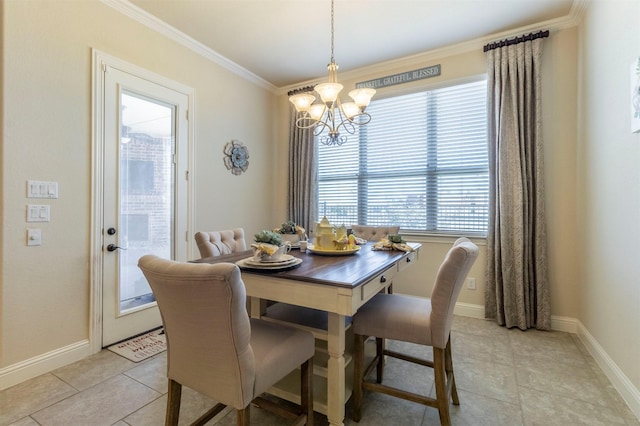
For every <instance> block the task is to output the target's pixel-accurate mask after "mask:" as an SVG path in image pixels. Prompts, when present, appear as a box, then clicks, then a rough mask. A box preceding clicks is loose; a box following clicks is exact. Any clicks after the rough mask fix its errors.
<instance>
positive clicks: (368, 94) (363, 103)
mask: <svg viewBox="0 0 640 426" xmlns="http://www.w3.org/2000/svg"><path fill="white" fill-rule="evenodd" d="M375 94H376V91H375V89H371V88H368V87H366V88H363V89H354V90H352V91H350V92H349V96H350V97H351V99H353V101H354V102H355V103H356V105H358V107H360V109H362V111H364V109H365V108H366V107H368V106H369V103H370V102H371V98H372V97H373V95H375Z"/></svg>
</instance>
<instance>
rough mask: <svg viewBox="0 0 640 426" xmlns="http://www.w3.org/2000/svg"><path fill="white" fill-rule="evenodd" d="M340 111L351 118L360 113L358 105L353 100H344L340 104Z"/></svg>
mask: <svg viewBox="0 0 640 426" xmlns="http://www.w3.org/2000/svg"><path fill="white" fill-rule="evenodd" d="M342 112H343V113H344V115H346V116H347V118H351V117H353V116H355V115H358V114H360V108H358V105H356V104H355V103H353V102H345V103H344V104H342Z"/></svg>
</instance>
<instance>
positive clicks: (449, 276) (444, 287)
mask: <svg viewBox="0 0 640 426" xmlns="http://www.w3.org/2000/svg"><path fill="white" fill-rule="evenodd" d="M477 257H478V247H477V246H476V245H475V244H473V243H472V242H471V241H470V240H469V239H468V238H458V239H457V240H456V242H455V243H454V244H453V246H452V247H451V248H450V249H449V252H448V253H447V256H446V257H445V259H444V261H443V262H442V264H441V265H440V268H439V269H438V274H437V275H436V281H435V284H434V286H433V290H432V292H431V320H430V324H431V341H432V343H433V346H434V347H438V348H444V347H445V346H446V344H447V340H448V339H449V333H450V332H451V324H452V323H453V309H454V307H455V304H456V301H457V300H458V295H459V294H460V291H461V290H462V286H463V284H464V281H465V279H466V278H467V274H468V273H469V270H470V269H471V267H472V266H473V263H474V262H475V261H476V258H477Z"/></svg>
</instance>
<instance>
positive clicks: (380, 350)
mask: <svg viewBox="0 0 640 426" xmlns="http://www.w3.org/2000/svg"><path fill="white" fill-rule="evenodd" d="M376 356H377V357H378V364H377V365H376V382H377V383H382V379H383V376H384V339H383V338H381V337H376Z"/></svg>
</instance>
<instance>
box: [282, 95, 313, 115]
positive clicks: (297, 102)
mask: <svg viewBox="0 0 640 426" xmlns="http://www.w3.org/2000/svg"><path fill="white" fill-rule="evenodd" d="M315 100H316V97H315V96H313V95H311V94H309V93H300V94H298V95H293V96H291V97H290V98H289V101H290V102H291V103H292V104H293V105H294V106H295V107H296V111H298V112H306V111H308V110H309V107H310V106H311V104H312V103H313V101H315Z"/></svg>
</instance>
